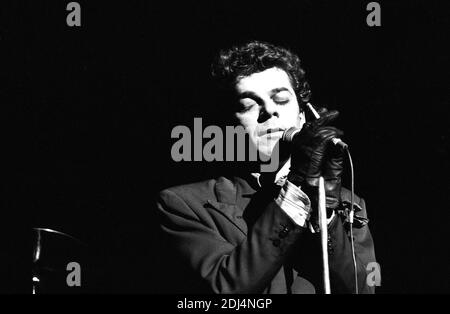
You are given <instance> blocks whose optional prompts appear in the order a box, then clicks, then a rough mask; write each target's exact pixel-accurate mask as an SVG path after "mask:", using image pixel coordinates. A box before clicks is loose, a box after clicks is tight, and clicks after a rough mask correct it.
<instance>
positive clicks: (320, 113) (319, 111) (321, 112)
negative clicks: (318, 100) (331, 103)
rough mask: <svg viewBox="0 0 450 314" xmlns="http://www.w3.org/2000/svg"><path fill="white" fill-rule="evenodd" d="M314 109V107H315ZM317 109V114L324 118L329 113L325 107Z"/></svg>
mask: <svg viewBox="0 0 450 314" xmlns="http://www.w3.org/2000/svg"><path fill="white" fill-rule="evenodd" d="M313 107H314V106H313ZM314 109H316V111H317V113H318V114H319V115H320V116H322V115H324V114H326V113H327V112H328V109H327V108H325V107H314Z"/></svg>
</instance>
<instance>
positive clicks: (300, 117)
mask: <svg viewBox="0 0 450 314" xmlns="http://www.w3.org/2000/svg"><path fill="white" fill-rule="evenodd" d="M298 117H299V120H300V125H299V127H300V128H302V127H303V125H304V124H305V123H306V116H305V112H304V111H302V112H300V114H299V115H298Z"/></svg>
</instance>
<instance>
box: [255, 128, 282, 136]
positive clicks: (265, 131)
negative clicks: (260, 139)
mask: <svg viewBox="0 0 450 314" xmlns="http://www.w3.org/2000/svg"><path fill="white" fill-rule="evenodd" d="M284 131H285V129H283V128H268V129H265V130H261V131H260V132H258V136H263V135H270V134H273V133H277V132H284Z"/></svg>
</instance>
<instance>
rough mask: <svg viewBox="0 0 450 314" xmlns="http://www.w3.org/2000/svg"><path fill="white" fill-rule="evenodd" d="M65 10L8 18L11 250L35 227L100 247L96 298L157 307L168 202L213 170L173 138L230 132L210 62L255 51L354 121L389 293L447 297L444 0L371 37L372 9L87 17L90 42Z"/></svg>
mask: <svg viewBox="0 0 450 314" xmlns="http://www.w3.org/2000/svg"><path fill="white" fill-rule="evenodd" d="M68 2H69V1H29V2H20V3H19V2H13V1H11V2H10V3H4V2H2V4H1V5H0V7H1V13H0V18H1V29H0V44H1V47H2V48H1V49H2V51H3V57H2V69H3V70H1V74H0V78H1V86H0V97H1V100H0V106H1V119H2V121H3V122H2V129H3V132H2V133H3V135H4V136H3V138H4V141H3V145H2V146H3V150H2V151H3V155H4V156H5V157H6V161H5V162H3V167H2V168H3V169H4V171H3V173H4V176H2V190H3V193H2V198H3V202H2V207H3V208H2V211H3V212H4V213H5V215H3V217H4V220H3V225H4V227H3V229H5V230H6V232H5V236H4V237H6V243H9V245H10V246H11V247H14V249H13V250H12V251H14V252H15V253H17V251H20V250H18V249H16V248H17V247H20V243H22V242H23V243H24V242H26V240H23V241H22V242H21V240H19V239H22V238H24V237H21V235H23V234H24V231H23V230H26V228H28V227H30V226H33V227H37V226H39V227H48V228H53V229H56V230H61V231H64V232H67V233H70V234H72V235H74V236H76V237H77V238H79V239H81V240H82V241H84V242H86V243H88V244H89V246H90V247H91V248H95V249H94V251H95V253H94V254H93V256H95V261H96V262H95V263H96V265H97V267H98V268H97V269H96V273H97V275H99V276H98V278H99V279H98V282H96V284H95V288H93V289H94V291H95V292H116V293H117V292H118V293H134V292H144V293H158V292H160V290H159V286H160V282H162V281H164V278H165V276H164V274H163V273H161V272H160V271H158V270H159V267H160V260H159V255H158V252H159V248H158V247H159V246H160V245H161V243H159V242H160V241H159V239H158V234H157V232H156V231H155V229H156V226H155V217H154V212H155V205H154V197H155V194H156V193H157V192H158V191H159V190H161V189H162V188H164V187H167V186H171V185H174V184H179V183H184V182H188V181H196V180H198V179H200V178H202V176H203V175H204V172H203V171H202V167H204V166H205V164H204V163H194V162H192V163H181V164H178V163H175V162H173V161H172V160H171V156H170V148H171V145H172V144H173V143H174V141H175V140H173V139H171V138H170V132H171V130H172V128H173V127H174V126H175V125H180V124H183V125H188V126H192V125H193V118H194V117H203V118H204V119H205V121H210V120H211V121H213V120H214V119H213V118H214V117H215V116H220V113H221V108H220V106H218V105H217V104H218V103H220V100H217V99H215V96H216V95H214V93H212V92H211V88H210V84H211V82H210V80H209V65H210V62H211V59H212V57H213V56H214V54H215V53H216V52H217V51H218V50H219V49H221V48H226V47H228V46H229V45H232V44H235V43H238V42H240V41H243V40H248V39H258V40H264V41H269V42H272V43H275V44H280V45H283V46H286V47H289V48H291V49H292V50H294V51H296V52H297V53H298V54H299V55H300V57H301V59H302V60H303V62H304V65H305V68H306V71H307V76H308V79H309V81H310V84H311V86H312V89H313V103H315V104H318V105H322V106H327V107H328V108H333V109H338V110H339V111H340V112H341V117H340V119H339V121H338V126H340V127H341V128H343V129H344V131H345V134H346V135H345V140H346V142H347V143H349V144H350V146H351V151H352V156H353V161H354V164H355V171H356V191H357V193H358V194H359V195H361V196H363V197H364V198H365V199H366V203H367V206H368V211H369V218H370V219H371V223H370V227H371V231H372V234H373V237H374V240H375V247H376V254H377V258H378V262H379V263H380V265H381V271H382V286H381V287H380V288H379V289H378V292H380V293H432V292H438V293H444V292H447V293H448V292H449V291H450V280H449V279H450V263H449V262H450V253H449V245H448V241H449V237H450V231H449V228H448V224H449V221H450V214H449V211H448V210H449V208H448V204H449V195H450V190H449V185H448V183H447V181H446V179H447V176H448V167H449V163H448V160H449V128H448V119H447V114H448V111H449V110H448V109H447V106H448V105H449V97H448V96H449V95H448V85H449V82H448V78H447V75H448V69H447V66H448V56H449V54H448V50H446V49H447V48H446V43H447V42H448V41H449V36H448V32H447V29H448V23H447V22H448V11H447V10H445V8H443V7H442V6H441V5H440V4H439V2H435V1H427V2H425V1H423V2H417V1H379V3H380V4H381V22H382V26H381V27H368V26H367V24H366V16H367V14H368V12H367V11H366V5H367V3H368V2H369V1H339V2H336V1H275V2H273V3H265V2H245V3H244V2H242V1H241V2H229V3H225V2H223V3H219V2H216V1H211V2H194V1H189V2H180V3H175V2H167V3H166V4H164V5H163V4H151V3H149V2H147V1H117V2H111V1H108V2H98V1H95V2H93V1H79V3H80V5H81V8H82V17H81V18H82V26H81V27H79V28H77V27H68V26H67V25H66V16H67V14H68V12H67V11H66V4H67V3H68ZM205 124H206V123H205ZM9 221H11V222H12V223H9ZM24 226H26V227H24ZM11 256H13V255H8V256H7V257H6V258H2V259H3V260H4V261H5V260H6V262H7V265H9V268H6V270H7V272H9V274H10V275H11V274H14V273H15V271H16V269H17V268H20V267H21V266H23V265H22V264H24V263H23V260H22V259H21V258H18V257H17V258H16V261H15V262H8V258H11V259H12V260H14V257H11ZM4 270H5V268H4ZM11 276H12V275H11ZM174 284H176V283H174Z"/></svg>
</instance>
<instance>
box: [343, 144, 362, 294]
mask: <svg viewBox="0 0 450 314" xmlns="http://www.w3.org/2000/svg"><path fill="white" fill-rule="evenodd" d="M345 150H346V151H347V156H348V161H349V163H350V177H351V195H350V213H349V225H350V243H351V247H352V259H353V269H354V272H355V294H359V292H358V291H359V289H358V271H357V266H356V255H355V241H354V239H353V216H354V208H353V199H354V196H355V176H354V174H355V173H354V169H353V160H352V155H351V154H350V150H349V149H348V147H347V148H346V149H345Z"/></svg>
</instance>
